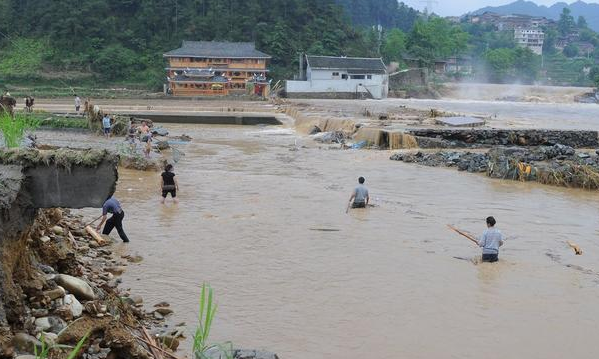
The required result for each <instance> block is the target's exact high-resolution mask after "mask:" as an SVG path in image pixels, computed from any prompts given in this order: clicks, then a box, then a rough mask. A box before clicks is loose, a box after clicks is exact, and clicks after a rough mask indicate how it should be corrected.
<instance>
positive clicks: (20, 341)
mask: <svg viewBox="0 0 599 359" xmlns="http://www.w3.org/2000/svg"><path fill="white" fill-rule="evenodd" d="M12 345H13V346H14V347H15V348H17V351H19V352H21V353H34V352H35V348H36V347H37V350H41V348H42V342H40V341H39V340H37V339H36V338H35V337H33V336H31V335H29V334H27V333H17V334H15V336H14V337H13V338H12Z"/></svg>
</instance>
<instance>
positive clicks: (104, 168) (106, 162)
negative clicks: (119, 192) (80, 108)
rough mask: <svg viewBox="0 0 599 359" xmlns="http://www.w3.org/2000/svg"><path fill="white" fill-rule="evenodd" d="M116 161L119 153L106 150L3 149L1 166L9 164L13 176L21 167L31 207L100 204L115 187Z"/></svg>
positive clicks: (91, 205)
mask: <svg viewBox="0 0 599 359" xmlns="http://www.w3.org/2000/svg"><path fill="white" fill-rule="evenodd" d="M117 164H118V156H116V155H113V154H111V153H110V152H108V151H106V150H85V151H80V150H72V149H58V150H54V151H38V150H12V151H1V152H0V165H4V166H3V167H5V168H6V165H9V166H10V168H11V173H13V176H16V174H15V171H17V170H16V168H17V167H18V168H20V172H21V177H22V178H21V180H22V182H23V190H24V193H26V194H27V197H28V202H29V203H28V206H30V207H32V208H54V207H67V208H83V207H101V206H102V204H103V203H104V201H105V200H106V198H107V197H108V196H109V195H111V194H112V193H114V190H115V188H116V181H117V179H118V172H117ZM8 171H9V170H8V169H5V171H4V172H6V173H9V172H8Z"/></svg>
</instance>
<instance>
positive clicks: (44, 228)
mask: <svg viewBox="0 0 599 359" xmlns="http://www.w3.org/2000/svg"><path fill="white" fill-rule="evenodd" d="M84 227H85V224H84V223H82V218H80V217H78V216H73V215H71V214H70V212H69V211H68V210H61V209H49V210H43V211H40V212H39V214H38V215H37V217H36V219H35V221H34V223H33V225H32V226H31V228H30V230H29V231H28V235H27V237H26V239H25V243H24V246H22V247H14V248H4V251H3V253H2V254H3V258H7V257H10V258H13V260H15V261H19V260H20V261H21V263H20V264H19V265H18V266H17V270H16V271H14V272H12V273H11V277H12V278H10V279H11V280H12V282H11V283H3V284H4V285H3V287H4V288H10V290H9V291H7V292H5V293H4V294H5V299H6V300H7V302H6V303H4V308H5V309H6V323H5V324H6V325H5V326H4V327H3V328H2V335H0V357H2V358H12V357H14V356H16V357H17V358H23V359H24V358H28V357H27V355H31V354H33V353H34V352H35V351H36V350H37V351H38V352H39V351H40V350H41V349H42V347H43V346H45V347H48V348H50V353H51V357H62V356H63V355H64V354H61V353H65V352H69V351H70V350H71V349H68V348H67V349H65V347H64V346H74V345H75V344H76V343H77V342H78V341H79V340H81V339H82V338H83V337H84V336H86V335H87V336H88V337H87V339H86V340H85V342H84V344H83V349H82V352H83V354H82V357H83V358H89V359H104V358H151V357H154V355H152V352H151V350H150V349H151V348H150V347H149V346H148V344H147V343H146V342H147V341H148V339H144V334H143V333H144V329H142V328H146V327H147V328H155V329H154V330H152V334H154V335H157V336H159V338H160V339H159V342H160V343H164V345H163V348H162V349H160V350H175V349H177V347H178V345H179V338H180V337H182V335H183V334H182V333H183V328H181V327H172V328H171V327H169V326H167V325H165V323H164V320H165V317H166V316H168V315H169V314H171V313H172V310H171V309H170V308H169V304H168V303H166V302H163V303H157V304H156V306H154V307H151V309H149V310H145V309H143V299H142V298H141V297H140V296H137V295H134V294H132V293H129V292H128V291H127V290H122V289H119V288H118V285H119V283H120V279H119V276H120V275H121V274H122V273H123V272H124V271H125V270H126V268H127V267H128V266H129V265H131V264H134V263H138V262H140V261H142V260H143V258H142V257H141V256H138V255H133V256H132V255H123V256H119V255H117V254H115V252H114V251H113V248H112V246H111V245H110V244H112V241H107V242H106V244H108V245H106V244H105V245H101V244H100V243H98V242H97V241H95V240H93V238H92V237H91V236H90V235H89V234H88V233H87V232H86V231H85V229H84ZM107 239H109V238H107ZM19 258H20V259H19ZM42 342H43V343H42ZM36 348H37V349H36Z"/></svg>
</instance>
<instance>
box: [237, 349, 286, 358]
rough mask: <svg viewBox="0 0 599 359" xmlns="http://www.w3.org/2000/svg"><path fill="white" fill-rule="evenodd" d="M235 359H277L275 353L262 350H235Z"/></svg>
mask: <svg viewBox="0 0 599 359" xmlns="http://www.w3.org/2000/svg"><path fill="white" fill-rule="evenodd" d="M235 359H279V357H278V356H277V355H276V354H275V353H271V352H266V351H262V350H237V351H236V352H235Z"/></svg>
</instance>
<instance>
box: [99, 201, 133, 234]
mask: <svg viewBox="0 0 599 359" xmlns="http://www.w3.org/2000/svg"><path fill="white" fill-rule="evenodd" d="M108 213H112V217H110V219H109V220H106V215H107V214H108ZM123 218H125V211H123V208H121V204H120V202H119V201H117V199H116V198H114V197H112V196H110V197H108V199H107V200H106V202H104V205H103V206H102V222H100V224H98V227H96V230H98V231H100V228H102V225H103V224H104V223H106V225H105V226H104V230H103V231H102V234H107V235H108V234H110V232H112V230H113V229H114V228H115V227H116V231H117V232H119V237H121V239H122V240H123V242H125V243H127V242H129V238H127V235H126V234H125V230H123Z"/></svg>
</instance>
